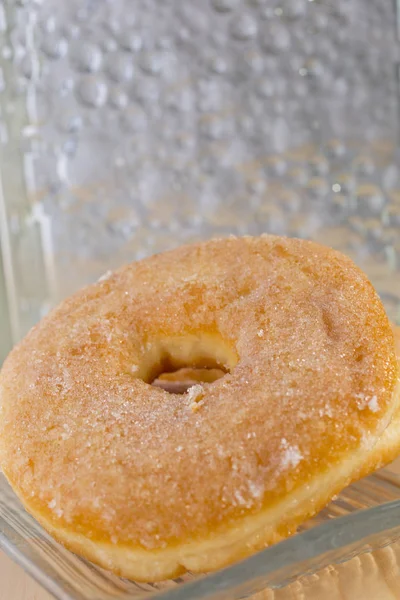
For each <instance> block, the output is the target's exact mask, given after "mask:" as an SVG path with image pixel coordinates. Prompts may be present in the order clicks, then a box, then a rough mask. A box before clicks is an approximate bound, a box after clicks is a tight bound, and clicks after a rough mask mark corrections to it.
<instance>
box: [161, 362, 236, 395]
mask: <svg viewBox="0 0 400 600" xmlns="http://www.w3.org/2000/svg"><path fill="white" fill-rule="evenodd" d="M226 373H227V372H226V371H223V370H222V369H221V368H217V367H215V368H204V369H196V368H193V367H183V368H182V369H178V370H177V371H172V372H166V373H160V375H159V376H158V377H157V378H156V379H154V381H152V382H151V385H154V387H158V388H161V389H163V390H165V391H166V392H169V393H170V394H185V393H186V392H187V391H188V389H189V388H191V387H192V386H194V385H196V384H202V383H214V381H217V380H218V379H221V378H222V377H224V375H226Z"/></svg>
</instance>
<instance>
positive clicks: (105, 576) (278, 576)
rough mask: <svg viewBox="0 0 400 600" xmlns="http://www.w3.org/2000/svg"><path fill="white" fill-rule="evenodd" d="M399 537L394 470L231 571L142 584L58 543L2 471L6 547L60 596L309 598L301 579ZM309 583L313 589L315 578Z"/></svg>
mask: <svg viewBox="0 0 400 600" xmlns="http://www.w3.org/2000/svg"><path fill="white" fill-rule="evenodd" d="M399 538H400V476H399V475H397V474H396V473H394V472H393V471H392V470H390V468H388V469H383V470H381V471H379V472H377V473H375V474H374V475H372V476H370V477H367V478H365V479H363V480H361V481H360V482H357V483H354V484H353V485H351V486H350V487H348V488H347V489H345V490H344V491H343V492H342V493H341V494H340V495H339V496H338V497H337V498H336V499H335V500H334V501H333V502H331V504H330V505H329V506H328V507H327V508H325V509H324V510H323V511H322V512H321V513H320V514H319V515H317V516H316V517H315V518H313V519H312V520H311V521H309V522H308V523H306V524H305V525H303V526H302V527H301V528H300V530H299V532H298V534H297V535H295V536H293V537H292V538H290V539H288V540H285V541H283V542H281V543H279V544H276V545H274V546H271V547H270V548H267V549H266V550H264V551H262V552H259V553H258V554H255V555H254V556H252V557H250V558H248V559H246V560H244V561H242V562H239V563H236V564H235V565H233V566H231V567H229V568H227V569H223V570H221V571H218V572H217V573H215V574H211V575H207V576H201V577H195V576H193V575H191V574H188V575H186V576H184V577H180V578H178V579H176V580H173V581H166V582H162V583H158V584H143V583H136V582H133V581H127V580H126V579H121V578H119V577H116V576H114V575H112V574H110V573H108V572H106V571H104V570H103V569H100V568H99V567H96V566H94V565H93V564H91V563H89V562H88V561H86V560H84V559H82V558H79V557H77V556H75V555H74V554H72V553H71V552H69V551H68V550H66V549H65V548H63V547H62V546H61V545H60V544H58V543H57V542H55V541H54V540H53V539H52V538H51V536H49V535H48V534H47V533H46V532H45V531H44V530H43V529H42V528H41V527H40V525H39V524H38V523H37V522H36V521H35V520H34V519H33V518H32V517H31V516H30V515H28V514H27V513H26V512H25V510H24V509H23V508H22V506H21V504H20V502H19V501H18V500H17V498H16V497H15V495H14V493H13V492H12V491H11V489H10V487H9V485H8V484H7V482H6V480H5V478H4V477H3V476H0V547H1V548H3V549H4V550H5V552H7V553H8V554H9V555H10V557H11V558H13V559H14V560H15V561H16V562H18V563H19V564H20V565H21V566H22V567H23V568H24V569H25V570H26V571H27V572H28V573H30V575H32V576H33V577H34V578H35V579H36V580H37V581H38V582H39V583H41V584H42V585H43V587H44V588H46V589H47V590H48V591H49V592H50V593H51V594H53V595H54V596H55V598H57V599H58V600H111V599H114V600H117V599H120V598H121V599H124V600H127V599H137V598H144V597H148V596H155V597H157V598H160V599H163V600H184V599H187V598H190V599H191V600H203V599H207V600H228V599H229V600H238V599H239V598H245V597H248V596H249V595H251V594H255V593H256V592H258V591H260V590H266V591H265V593H268V591H267V590H269V591H270V592H271V593H272V590H281V592H282V594H283V595H282V596H280V598H282V599H283V598H286V595H285V589H286V586H289V587H288V588H287V589H288V593H290V598H292V599H293V598H297V597H298V598H304V596H302V595H301V586H302V585H303V584H302V579H300V578H303V579H304V578H306V580H307V576H309V575H310V574H313V573H320V575H319V577H317V580H316V581H319V579H320V578H321V577H323V576H324V573H323V571H321V570H323V569H324V568H326V567H327V566H328V565H332V564H339V563H344V562H345V561H349V560H351V559H354V557H356V556H358V555H360V554H362V553H366V552H368V553H373V552H374V551H376V550H377V549H378V548H382V547H384V546H388V545H389V544H393V543H394V542H395V541H396V540H397V539H399ZM372 555H373V554H372ZM295 580H296V582H297V585H296V588H297V590H296V591H295V592H293V590H290V587H291V586H290V584H291V582H293V581H295ZM316 581H314V584H315V583H316ZM306 585H307V588H308V590H309V591H310V581H309V580H308V582H307V584H306ZM311 587H312V584H311ZM289 590H290V592H289ZM297 594H299V595H297ZM288 597H289V596H288ZM263 598H266V596H263ZM355 600H359V599H358V598H357V599H356V598H355Z"/></svg>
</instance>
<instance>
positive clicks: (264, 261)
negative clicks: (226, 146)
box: [0, 236, 397, 579]
mask: <svg viewBox="0 0 400 600" xmlns="http://www.w3.org/2000/svg"><path fill="white" fill-rule="evenodd" d="M185 366H194V367H214V368H219V367H220V368H222V369H223V370H224V371H227V374H226V375H225V376H224V377H222V378H221V379H218V380H217V381H215V382H213V383H203V384H202V385H196V386H194V387H192V388H190V389H189V390H188V392H187V393H186V394H183V395H177V394H169V393H168V392H166V391H164V390H163V389H161V388H156V387H153V386H151V385H150V382H151V381H152V380H153V379H154V378H155V377H157V376H158V375H159V374H160V373H161V372H163V370H164V371H165V370H168V369H176V368H181V367H185ZM396 380H397V361H396V358H395V352H394V341H393V334H392V332H391V328H390V325H389V323H388V320H387V318H386V315H385V313H384V309H383V307H382V305H381V302H380V300H379V299H378V297H377V295H376V293H375V291H374V289H373V288H372V286H371V284H370V283H369V282H368V280H367V279H366V277H365V275H364V274H363V273H362V272H361V271H360V270H359V269H358V268H357V267H356V266H355V265H354V264H353V263H352V262H351V261H350V260H349V259H347V258H345V257H344V256H342V255H341V254H339V253H337V252H334V251H332V250H330V249H327V248H324V247H322V246H319V245H316V244H314V243H311V242H306V241H301V240H293V239H291V240H290V239H284V238H278V237H273V236H263V237H261V238H250V237H248V238H239V239H236V238H229V239H225V240H216V241H211V242H208V243H203V244H199V245H194V246H187V247H182V248H180V249H178V250H174V251H171V252H168V253H165V254H161V255H158V256H154V257H152V258H149V259H146V260H144V261H141V262H138V263H134V264H132V265H128V266H127V267H123V268H121V269H120V270H119V271H117V272H115V273H114V274H112V275H109V274H107V277H106V278H103V279H102V280H101V281H99V282H97V283H96V284H94V285H92V286H89V287H88V288H86V289H84V290H82V291H81V292H79V293H78V294H76V295H75V296H73V297H72V298H69V299H68V300H66V301H65V302H63V303H62V304H61V306H59V307H58V308H57V309H55V310H54V311H53V312H52V313H51V314H50V315H49V316H48V317H46V318H45V319H44V320H43V321H42V322H41V323H40V324H39V325H38V326H36V327H35V328H34V329H33V330H32V331H31V332H30V333H29V335H28V336H27V337H26V339H25V340H24V341H23V342H22V343H21V344H20V345H19V346H18V347H17V348H16V349H15V350H14V351H13V352H12V353H11V355H10V357H9V358H8V360H7V361H6V363H5V365H4V368H3V371H2V374H1V379H0V393H1V415H0V419H1V420H0V461H1V466H2V468H3V470H4V473H5V474H6V476H7V477H8V479H9V480H10V482H11V484H12V485H13V487H14V489H15V490H16V492H17V493H18V495H19V496H20V497H21V498H22V500H23V502H24V504H25V505H26V506H27V508H28V510H30V511H31V512H32V513H33V514H34V515H35V516H36V517H37V518H38V519H39V520H40V521H41V522H42V523H43V524H44V525H45V526H46V527H47V528H49V529H50V530H51V531H52V533H53V534H54V535H56V536H57V537H58V538H59V539H61V540H62V541H64V542H65V543H66V545H67V546H69V547H72V548H73V549H75V550H77V551H78V552H81V553H83V554H85V555H86V556H89V558H91V559H92V560H95V561H97V562H99V563H100V564H103V565H104V566H106V567H108V568H111V569H113V570H114V571H117V572H120V573H123V574H125V575H128V576H135V577H137V578H153V579H157V578H161V577H166V576H170V575H172V574H176V573H178V572H182V570H185V568H191V569H195V570H203V569H211V568H217V567H219V566H221V565H222V564H225V563H227V562H230V561H231V560H234V559H236V558H239V557H241V556H244V555H246V554H248V553H250V552H251V551H253V550H254V549H257V548H260V547H262V546H263V545H265V544H267V543H271V542H273V541H275V540H276V539H279V537H280V536H282V535H287V534H288V533H290V532H291V531H292V530H293V528H294V526H295V525H296V524H297V523H298V522H299V520H301V519H304V518H306V517H307V516H309V515H310V514H313V513H314V512H315V511H316V510H318V509H319V508H321V507H322V505H323V504H324V503H325V502H327V501H328V500H329V498H330V497H332V495H334V494H335V493H336V492H337V491H338V490H339V489H340V488H341V487H344V486H345V485H346V484H347V483H348V482H350V481H351V479H352V477H353V476H354V473H355V472H356V471H357V469H358V470H359V468H360V464H361V462H360V461H362V460H364V461H366V460H367V457H366V452H365V443H364V442H365V439H366V438H368V440H370V443H371V445H373V443H374V441H375V440H377V439H378V436H379V435H380V434H381V432H382V431H383V430H384V428H385V427H386V425H387V423H388V422H389V420H390V418H391V416H392V414H393V411H394V409H395V407H396V402H397V396H395V394H394V389H395V385H396ZM395 398H396V401H395ZM194 405H196V409H195V410H193V406H194ZM289 501H290V502H289ZM285 502H286V504H285ZM294 507H296V508H294ZM74 536H75V537H74ZM85 540H91V541H92V542H95V544H96V545H98V547H99V548H100V546H101V551H100V550H99V551H98V552H97V550H96V548H94V546H93V544H92V545H90V544H89V543H88V544H87V545H85V542H84V541H85ZM111 545H113V546H116V547H117V549H120V548H123V549H124V552H125V559H122V558H121V560H119V559H118V558H116V555H115V554H113V555H112V554H111V550H110V548H111ZM146 551H147V552H146ZM129 552H131V556H136V554H135V552H136V553H137V555H138V556H139V554H140V553H142V554H140V561H141V563H140V565H141V566H140V569H142V570H140V569H139V567H138V566H137V565H136V563H135V565H134V566H132V565H133V562H134V561H133V559H132V561H131V564H130V565H128V566H126V563H124V560H125V561H126V560H127V559H126V556H128V554H129ZM121 556H122V555H121ZM166 556H168V560H167V559H165V561H164V557H166ZM155 557H156V558H155ZM154 560H156V562H157V566H156V568H155V569H154V571H152V570H151V568H152V565H154ZM140 561H139V559H138V561H137V562H138V564H139V562H140ZM151 561H153V562H151ZM163 561H164V562H163ZM168 561H169V562H168ZM167 563H168V564H167ZM143 565H144V566H143ZM139 571H140V572H139Z"/></svg>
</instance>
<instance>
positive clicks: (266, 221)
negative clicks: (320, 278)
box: [0, 0, 400, 339]
mask: <svg viewBox="0 0 400 600" xmlns="http://www.w3.org/2000/svg"><path fill="white" fill-rule="evenodd" d="M0 44H1V53H0V67H1V69H2V71H1V73H2V78H1V80H0V89H1V93H0V109H1V117H0V118H1V121H0V152H1V155H0V158H1V169H2V185H3V204H5V206H3V208H2V214H3V217H2V219H1V220H2V245H3V251H4V255H5V259H6V260H7V263H11V268H8V270H7V273H8V294H9V299H10V307H11V312H12V314H11V318H12V326H13V335H14V338H15V339H17V338H19V337H20V336H21V335H22V334H23V333H24V332H25V331H26V329H27V328H28V327H29V326H30V325H31V324H32V323H33V322H35V321H36V320H37V319H38V318H40V316H41V315H42V314H43V313H45V312H46V311H47V310H48V307H49V306H51V305H52V304H54V302H56V301H57V300H59V299H60V298H61V297H63V296H65V295H66V294H68V293H70V292H71V291H73V290H75V289H76V288H78V287H80V286H82V285H83V284H84V283H86V282H89V281H92V280H94V279H96V278H97V277H99V276H100V275H101V274H102V273H103V272H104V271H106V270H108V269H110V268H113V267H115V266H116V265H119V264H121V263H123V262H127V261H130V260H133V259H138V258H141V257H143V256H146V255H148V254H151V253H153V252H158V251H161V250H165V249H167V248H170V247H172V246H175V245H178V244H181V243H183V242H189V241H194V240H198V239H203V238H208V237H210V236H215V235H224V234H227V233H235V234H244V233H250V234H256V233H260V232H272V233H280V234H287V235H295V236H300V237H310V238H314V239H316V240H320V241H323V242H325V243H327V244H331V245H333V246H335V247H337V248H339V249H341V250H343V251H344V252H346V253H348V254H350V255H351V256H352V257H353V258H354V259H355V260H356V261H357V262H359V263H360V264H361V265H362V266H363V267H364V268H365V269H366V270H367V272H368V273H369V275H370V276H371V278H372V280H373V281H374V283H375V285H376V286H377V287H378V289H379V291H380V292H381V293H382V294H383V296H384V298H385V300H386V303H387V307H388V309H389V310H390V312H391V315H392V317H393V318H394V317H395V316H396V315H397V312H398V307H399V284H398V281H397V278H394V277H393V273H394V272H395V271H397V270H398V266H399V260H400V259H399V256H400V246H399V244H400V241H399V236H398V231H399V229H398V227H399V224H400V182H399V168H398V140H399V86H398V69H399V65H398V58H399V44H398V41H397V32H396V12H395V3H394V2H391V1H388V0H370V1H369V2H367V3H366V2H365V1H364V0H311V1H310V0H203V1H202V2H186V1H185V0H69V1H68V2H63V3H60V2H58V0H57V1H56V0H41V1H39V0H2V2H0ZM27 256H29V260H30V263H31V264H30V266H29V268H26V267H24V261H25V262H26V257H27Z"/></svg>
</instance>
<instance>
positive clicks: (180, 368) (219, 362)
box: [138, 333, 238, 394]
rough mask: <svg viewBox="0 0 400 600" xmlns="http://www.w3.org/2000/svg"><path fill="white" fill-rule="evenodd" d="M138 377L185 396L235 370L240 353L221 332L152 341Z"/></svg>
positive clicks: (148, 345)
mask: <svg viewBox="0 0 400 600" xmlns="http://www.w3.org/2000/svg"><path fill="white" fill-rule="evenodd" d="M146 348H147V352H146V354H145V355H144V356H143V358H142V361H141V365H140V367H139V371H138V376H139V377H140V378H141V379H143V381H145V382H146V383H150V384H152V385H154V386H155V387H161V388H163V389H165V390H166V391H170V392H171V393H178V394H183V393H185V392H186V391H187V389H188V388H190V387H192V386H193V385H195V384H199V383H214V382H215V381H217V380H218V379H221V378H222V377H224V375H226V374H227V373H230V371H231V370H232V369H233V368H234V367H235V365H236V364H237V362H238V356H237V353H236V350H235V349H234V348H233V346H232V344H231V343H228V342H226V341H225V340H224V339H223V338H222V336H221V335H220V334H218V333H190V334H187V335H182V336H178V337H165V338H163V339H158V340H152V341H151V342H148V343H147V345H146Z"/></svg>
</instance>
